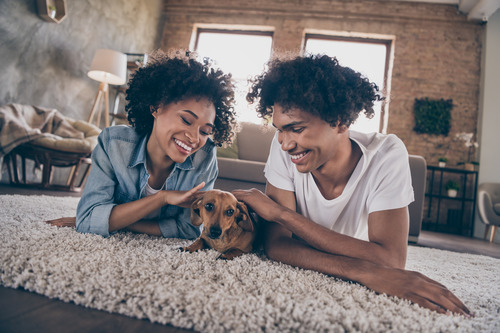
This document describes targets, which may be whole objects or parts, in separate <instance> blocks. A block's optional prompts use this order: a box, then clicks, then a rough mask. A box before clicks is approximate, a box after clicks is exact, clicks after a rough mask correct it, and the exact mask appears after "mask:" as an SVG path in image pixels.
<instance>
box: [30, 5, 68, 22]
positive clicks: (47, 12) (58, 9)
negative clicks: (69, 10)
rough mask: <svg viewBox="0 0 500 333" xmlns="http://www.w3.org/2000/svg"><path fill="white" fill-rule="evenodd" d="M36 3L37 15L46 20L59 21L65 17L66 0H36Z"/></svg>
mask: <svg viewBox="0 0 500 333" xmlns="http://www.w3.org/2000/svg"><path fill="white" fill-rule="evenodd" d="M36 4H37V7H38V15H39V16H40V17H41V18H43V19H44V20H45V21H47V22H55V23H61V21H62V20H64V19H65V18H66V0H37V1H36ZM54 8H55V10H54Z"/></svg>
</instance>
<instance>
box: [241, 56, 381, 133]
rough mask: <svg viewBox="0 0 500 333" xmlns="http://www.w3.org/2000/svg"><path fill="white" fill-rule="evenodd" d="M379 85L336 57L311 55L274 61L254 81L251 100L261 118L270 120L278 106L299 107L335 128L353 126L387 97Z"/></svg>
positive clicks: (249, 97) (248, 95)
mask: <svg viewBox="0 0 500 333" xmlns="http://www.w3.org/2000/svg"><path fill="white" fill-rule="evenodd" d="M378 91H379V89H378V87H377V85H376V84H375V83H371V82H370V81H369V80H368V79H367V78H365V77H363V76H362V75H361V74H360V73H358V72H355V71H354V70H352V69H350V68H348V67H343V66H340V65H339V63H338V61H337V59H336V58H331V57H328V56H326V55H308V56H303V57H296V58H294V59H291V60H280V59H274V60H271V61H270V62H269V69H268V70H267V71H266V72H264V73H263V74H262V75H259V76H257V77H255V78H254V79H253V80H252V87H251V89H250V92H249V93H248V94H247V101H248V102H250V103H254V102H255V101H257V100H258V105H257V112H258V113H259V117H262V118H270V117H271V116H272V113H273V106H274V105H275V104H276V103H277V104H279V105H280V106H282V107H283V109H284V110H285V112H286V110H289V109H290V108H298V109H300V110H302V111H305V112H309V113H311V114H314V115H316V116H319V117H320V118H321V119H323V120H324V121H326V122H328V123H329V124H330V125H331V126H337V125H346V126H350V125H351V124H352V123H353V122H354V121H355V120H356V119H357V118H358V115H359V113H360V112H362V111H363V112H364V113H365V115H366V116H367V117H368V118H372V117H373V115H374V110H373V104H374V102H375V101H380V100H382V99H383V97H382V96H381V95H380V94H379V92H378Z"/></svg>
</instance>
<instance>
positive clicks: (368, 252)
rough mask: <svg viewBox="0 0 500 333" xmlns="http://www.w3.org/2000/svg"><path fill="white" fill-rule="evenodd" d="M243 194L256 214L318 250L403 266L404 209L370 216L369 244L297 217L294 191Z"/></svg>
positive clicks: (406, 220) (404, 250) (405, 244)
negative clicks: (280, 226)
mask: <svg viewBox="0 0 500 333" xmlns="http://www.w3.org/2000/svg"><path fill="white" fill-rule="evenodd" d="M236 193H238V192H236ZM246 193H248V195H246V196H242V197H241V200H243V201H245V202H247V203H248V204H249V205H250V206H251V207H252V208H253V209H254V210H255V211H256V213H257V214H258V215H260V216H261V217H262V218H263V219H265V220H268V221H273V222H276V223H278V224H280V225H282V226H283V227H285V228H286V229H287V230H289V231H290V232H291V233H293V234H294V235H295V236H297V237H299V238H301V239H303V240H304V241H305V242H306V243H307V244H309V245H310V246H312V247H314V248H315V249H317V250H320V251H323V252H326V253H330V254H338V255H343V256H347V257H353V258H359V259H363V260H368V261H371V262H373V263H376V264H380V265H384V266H389V267H394V268H404V267H405V263H406V250H407V242H408V219H409V218H408V210H407V208H406V207H404V208H400V209H393V210H386V211H380V212H374V213H372V214H370V215H369V219H368V233H369V238H370V241H369V242H368V241H363V240H359V239H356V238H353V237H350V236H346V235H343V234H340V233H338V232H335V231H332V230H329V229H327V228H325V227H323V226H321V225H319V224H317V223H315V222H313V221H311V220H309V219H307V218H306V217H304V216H302V215H301V214H298V213H297V212H296V202H295V194H294V193H293V192H290V191H284V190H281V189H278V188H276V187H274V186H272V185H271V184H269V183H268V184H267V186H266V194H267V195H268V196H269V198H271V199H272V200H269V198H267V197H265V196H264V195H263V194H261V195H260V196H259V193H255V191H254V193H249V192H246ZM266 199H267V200H266ZM257 200H258V201H257Z"/></svg>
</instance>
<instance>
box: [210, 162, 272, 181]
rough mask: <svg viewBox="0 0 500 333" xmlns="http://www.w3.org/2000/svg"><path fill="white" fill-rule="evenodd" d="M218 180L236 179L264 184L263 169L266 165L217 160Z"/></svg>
mask: <svg viewBox="0 0 500 333" xmlns="http://www.w3.org/2000/svg"><path fill="white" fill-rule="evenodd" d="M217 163H218V166H219V178H227V179H237V180H240V181H248V182H254V183H262V184H265V183H266V177H264V167H265V165H266V163H264V162H255V161H242V160H237V159H233V158H224V157H220V158H217Z"/></svg>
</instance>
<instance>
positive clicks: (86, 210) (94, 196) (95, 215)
mask: <svg viewBox="0 0 500 333" xmlns="http://www.w3.org/2000/svg"><path fill="white" fill-rule="evenodd" d="M108 140H109V136H108V132H107V130H106V129H105V130H103V131H102V132H101V134H100V135H99V137H98V140H97V146H96V147H95V148H94V151H93V152H92V167H91V169H90V173H89V177H88V179H87V183H86V184H85V189H84V191H83V194H82V197H81V199H80V202H79V203H78V207H77V210H76V230H77V231H79V232H83V233H93V234H99V235H102V236H104V237H107V236H109V216H110V214H111V210H112V209H113V207H114V206H116V203H114V200H113V198H114V192H115V185H116V177H115V173H114V169H113V166H112V164H111V161H110V159H109V155H108V153H107V152H106V146H107V141H108Z"/></svg>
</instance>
